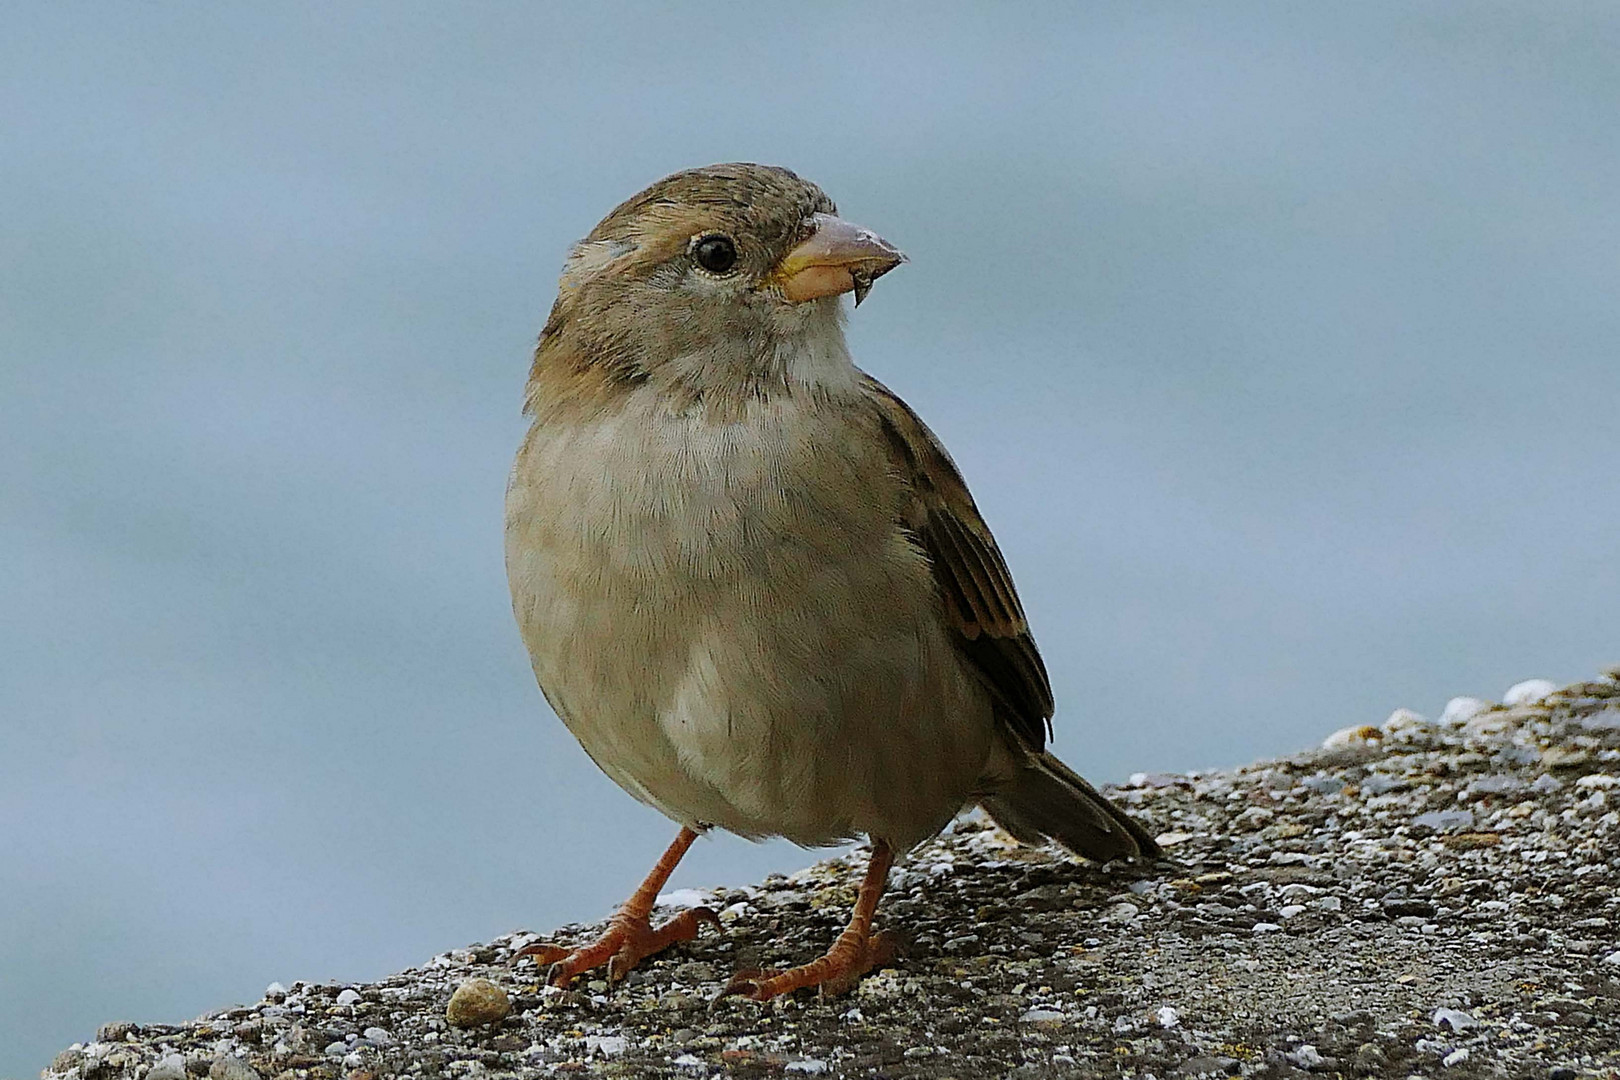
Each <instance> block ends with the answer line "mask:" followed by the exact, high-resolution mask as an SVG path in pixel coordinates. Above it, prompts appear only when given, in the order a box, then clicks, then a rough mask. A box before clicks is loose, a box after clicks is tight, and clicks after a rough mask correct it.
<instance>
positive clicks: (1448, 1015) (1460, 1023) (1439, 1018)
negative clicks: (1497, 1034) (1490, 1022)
mask: <svg viewBox="0 0 1620 1080" xmlns="http://www.w3.org/2000/svg"><path fill="white" fill-rule="evenodd" d="M1432 1019H1433V1021H1434V1026H1435V1027H1437V1028H1450V1029H1451V1030H1452V1031H1463V1030H1465V1029H1467V1028H1471V1027H1477V1026H1478V1025H1479V1021H1478V1020H1475V1019H1474V1018H1473V1017H1472V1016H1470V1015H1469V1014H1468V1013H1465V1012H1463V1011H1462V1010H1461V1009H1445V1008H1441V1009H1436V1010H1434V1016H1433V1017H1432Z"/></svg>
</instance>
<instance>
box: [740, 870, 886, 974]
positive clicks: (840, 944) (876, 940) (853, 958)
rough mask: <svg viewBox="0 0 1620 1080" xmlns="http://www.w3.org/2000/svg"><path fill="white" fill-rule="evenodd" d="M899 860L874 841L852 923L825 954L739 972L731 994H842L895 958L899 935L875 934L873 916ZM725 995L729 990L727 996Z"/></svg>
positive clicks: (884, 932) (850, 918)
mask: <svg viewBox="0 0 1620 1080" xmlns="http://www.w3.org/2000/svg"><path fill="white" fill-rule="evenodd" d="M893 865H894V849H893V848H891V847H889V845H888V844H886V843H884V842H883V841H881V840H877V841H874V842H873V843H872V861H871V862H870V863H868V864H867V867H866V879H865V880H864V881H862V882H861V891H860V892H859V893H858V894H856V897H855V911H854V912H853V913H852V914H851V915H850V917H849V926H848V927H846V928H845V930H844V932H843V933H842V934H839V935H838V940H837V941H835V942H833V944H832V948H830V949H828V950H827V953H826V955H825V956H822V957H821V958H820V959H817V960H812V961H811V962H810V963H808V964H801V965H800V966H799V967H796V968H789V969H788V970H786V971H782V972H776V971H739V972H737V974H735V975H733V976H732V978H731V984H730V985H729V986H727V987H726V989H725V993H726V994H741V995H743V996H744V997H750V998H753V999H754V1000H755V1001H769V1000H770V999H771V998H773V997H776V996H777V995H778V994H788V993H792V992H793V991H794V990H798V989H799V988H801V987H805V986H819V987H821V992H822V994H823V995H825V996H828V997H830V996H832V995H834V994H842V993H843V992H844V991H845V990H848V989H849V988H850V987H852V986H854V985H855V980H857V979H859V978H860V977H861V976H862V975H865V974H866V973H867V972H868V971H871V970H872V969H873V968H875V967H882V966H883V965H884V964H887V963H888V962H889V961H890V960H893V959H894V953H895V936H894V934H893V933H891V932H890V931H888V930H885V931H883V932H882V933H878V934H874V933H872V916H873V915H874V914H875V913H876V912H877V906H878V899H879V898H880V897H881V896H882V895H883V886H884V884H885V883H887V881H888V880H889V868H890V867H891V866H893ZM722 996H724V995H722Z"/></svg>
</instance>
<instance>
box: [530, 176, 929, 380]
mask: <svg viewBox="0 0 1620 1080" xmlns="http://www.w3.org/2000/svg"><path fill="white" fill-rule="evenodd" d="M904 259H905V256H904V255H902V254H901V253H900V252H899V251H898V250H896V249H895V248H894V247H893V246H892V245H890V244H889V243H888V242H886V241H884V240H883V239H881V238H879V237H878V236H877V235H875V234H874V233H872V232H870V231H869V230H866V229H863V228H861V227H859V226H856V225H852V224H850V223H849V222H847V221H844V220H843V219H842V218H840V217H838V216H837V208H836V207H835V206H834V205H833V202H832V200H831V199H829V198H828V197H827V196H826V194H825V193H824V192H823V191H822V190H821V189H820V188H819V187H817V186H816V185H815V184H812V183H810V182H809V181H807V180H802V179H800V178H799V177H798V176H796V175H794V174H793V173H791V172H789V171H788V170H786V169H781V168H776V167H773V166H768V165H752V164H732V165H711V166H708V167H706V168H702V169H690V170H687V171H685V172H678V173H675V174H673V175H671V176H666V177H665V178H664V179H662V180H660V181H658V182H657V183H655V184H653V185H652V186H651V187H649V188H647V189H646V190H645V191H642V192H641V193H640V194H638V195H635V196H633V197H632V198H630V199H628V200H626V201H625V202H623V203H621V204H619V206H618V207H616V208H615V209H614V210H613V212H612V213H610V214H608V216H607V217H605V218H603V219H602V222H601V223H600V224H599V225H597V226H596V228H595V229H592V230H591V233H590V235H589V236H587V237H585V239H583V240H581V241H580V242H579V243H577V244H575V245H574V247H573V250H572V251H571V252H570V253H569V256H568V260H567V262H566V263H565V265H564V267H563V273H562V280H561V282H560V284H559V287H558V294H557V302H556V304H555V305H554V306H553V308H552V311H551V317H550V318H549V319H548V320H547V322H546V327H545V330H544V331H543V332H542V333H541V337H540V347H539V349H538V351H537V353H536V357H535V379H533V380H531V385H530V399H531V400H530V405H531V407H533V406H534V405H535V404H536V402H535V400H534V399H535V396H536V394H537V393H542V394H543V393H544V392H545V387H544V386H542V385H537V382H539V383H544V382H547V381H556V380H557V378H558V377H561V376H564V375H568V374H569V373H572V374H573V375H574V376H575V377H576V381H577V380H585V381H586V382H590V383H592V385H596V386H598V387H607V386H618V387H621V388H622V387H626V386H629V385H634V384H636V383H640V382H646V381H649V380H655V381H660V382H667V383H668V384H669V385H670V386H672V387H674V388H678V389H685V390H687V391H691V392H694V393H697V394H698V395H700V396H701V395H702V394H703V393H705V392H707V391H710V390H715V389H741V388H744V387H746V386H748V385H749V384H765V383H769V382H771V381H773V380H780V379H783V378H789V377H791V372H788V371H786V370H785V369H784V367H783V365H784V360H783V357H785V356H787V357H791V356H792V355H794V350H795V349H800V350H801V351H802V350H803V349H804V348H814V347H815V344H816V343H817V342H831V343H835V344H836V347H837V349H838V351H840V352H841V351H842V327H841V324H840V318H841V316H840V311H839V305H838V299H837V298H838V297H839V296H840V295H842V294H843V293H846V292H853V293H854V294H855V302H856V303H857V304H858V303H860V301H861V300H862V299H864V298H865V296H866V293H867V290H869V289H870V288H871V286H872V282H873V281H874V280H876V279H877V278H878V277H880V276H881V275H883V274H886V273H888V272H889V271H890V270H892V269H894V268H895V267H896V266H897V265H899V264H900V263H901V262H903V261H904ZM845 362H846V363H847V357H846V358H845ZM548 375H550V376H552V378H551V379H550V380H548V379H547V378H546V377H547V376H548Z"/></svg>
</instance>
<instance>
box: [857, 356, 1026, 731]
mask: <svg viewBox="0 0 1620 1080" xmlns="http://www.w3.org/2000/svg"><path fill="white" fill-rule="evenodd" d="M863 385H864V389H865V391H866V394H867V397H868V399H869V400H870V401H871V403H872V406H873V408H874V409H875V410H876V412H877V416H878V420H879V423H880V424H881V425H882V429H883V434H884V435H885V437H886V438H887V439H888V442H889V449H890V457H891V462H892V465H893V468H894V470H895V472H896V473H897V474H898V475H899V476H900V478H901V479H902V480H903V481H904V482H905V483H906V485H907V487H908V489H909V491H910V499H909V500H908V502H907V504H906V506H905V508H904V510H903V512H902V520H901V524H902V525H903V526H904V527H905V529H906V530H907V531H908V532H909V533H910V534H911V535H912V536H913V537H914V538H915V539H916V542H917V544H918V546H920V547H921V548H922V549H923V551H924V552H926V553H927V555H928V558H929V561H930V562H931V563H932V564H933V569H934V582H935V584H936V585H937V586H938V589H939V595H940V599H941V600H942V602H943V604H944V610H945V617H946V619H947V620H948V621H949V622H950V625H951V628H952V629H953V630H955V631H956V644H957V646H958V647H959V648H960V649H961V650H962V653H963V654H964V655H965V656H966V657H967V659H968V660H969V661H970V663H971V664H972V666H973V669H974V671H975V672H976V673H977V674H978V675H979V677H980V678H981V679H983V680H984V683H985V685H986V686H988V687H989V688H990V691H991V693H992V694H994V695H995V698H996V702H997V705H998V706H999V707H998V708H997V710H996V711H997V712H998V713H999V714H1001V715H1002V717H1003V719H1004V720H1005V722H1006V723H1007V724H1008V726H1009V727H1011V728H1012V729H1013V730H1014V731H1015V732H1017V734H1018V735H1019V736H1020V737H1021V738H1022V739H1023V740H1024V741H1025V742H1027V743H1028V744H1029V746H1030V748H1031V749H1033V750H1035V751H1040V750H1041V749H1042V748H1043V747H1045V745H1046V737H1047V735H1048V734H1049V733H1050V730H1051V719H1052V684H1051V682H1050V681H1049V680H1048V679H1047V676H1046V664H1045V663H1043V662H1042V660H1041V654H1040V651H1039V650H1037V649H1036V648H1035V639H1034V638H1033V637H1031V636H1030V633H1029V623H1028V621H1027V620H1026V619H1025V618H1024V608H1023V605H1022V604H1020V603H1019V602H1018V590H1016V589H1015V588H1013V580H1012V574H1011V573H1009V572H1008V570H1007V563H1006V560H1004V559H1003V558H1002V557H1001V551H1000V550H999V549H998V548H997V547H996V538H995V537H993V536H991V535H990V527H989V526H988V525H986V524H985V523H984V518H983V517H981V516H980V514H979V508H978V507H977V506H975V505H974V503H973V496H972V495H970V494H969V493H968V489H967V484H966V482H964V481H963V479H962V474H961V473H960V472H958V471H957V469H956V463H955V462H953V461H952V460H951V456H950V454H948V453H946V451H945V447H944V446H942V445H941V444H940V441H939V439H938V438H937V437H935V435H934V433H933V432H932V431H929V430H928V425H927V424H924V423H923V422H922V420H921V419H920V418H919V417H918V416H917V414H916V413H914V412H912V411H911V407H910V406H908V405H907V404H906V403H905V402H903V401H901V400H900V399H899V398H898V397H896V396H895V394H894V392H893V391H891V390H890V389H889V388H888V387H886V386H884V385H883V384H882V383H880V382H878V381H877V380H876V379H874V378H872V377H871V376H870V375H867V376H865V377H864V383H863Z"/></svg>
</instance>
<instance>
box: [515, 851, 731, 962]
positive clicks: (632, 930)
mask: <svg viewBox="0 0 1620 1080" xmlns="http://www.w3.org/2000/svg"><path fill="white" fill-rule="evenodd" d="M697 837H698V834H697V833H696V832H694V831H693V830H691V829H688V828H684V827H683V828H682V829H681V832H680V835H679V836H677V837H675V842H674V843H673V844H671V845H669V850H668V851H665V852H664V854H663V857H662V858H660V859H659V860H658V863H657V865H656V866H654V867H653V868H652V873H650V874H648V875H647V880H645V881H643V882H642V883H641V888H639V889H637V890H636V891H635V893H634V894H633V895H632V896H631V897H630V899H628V900H626V901H625V902H624V906H623V907H621V908H619V910H618V911H616V912H615V913H614V915H613V918H611V919H609V920H608V928H607V931H606V932H605V933H604V934H603V935H602V936H601V937H599V938H597V939H596V940H595V941H593V942H591V943H590V944H589V945H586V946H583V947H581V948H578V949H564V948H562V947H561V946H558V945H529V946H527V947H525V948H522V949H519V950H518V953H517V956H516V957H513V959H514V960H516V959H518V957H524V956H532V957H534V962H535V963H536V964H541V965H544V964H550V965H551V970H550V972H548V973H547V975H546V981H547V982H549V983H550V984H551V985H552V986H567V985H568V984H569V982H571V981H572V980H573V978H574V976H575V975H578V974H579V973H580V972H582V971H590V970H591V969H592V968H599V967H601V966H602V965H603V964H606V965H607V977H608V982H617V981H618V980H620V979H622V978H624V977H625V976H626V975H627V974H629V972H630V969H631V968H633V967H635V966H636V964H637V963H639V962H640V961H641V960H642V958H643V957H647V956H651V955H652V954H653V953H656V952H661V951H663V950H664V949H667V948H669V947H670V946H671V945H673V944H675V943H676V942H678V941H691V940H692V939H693V938H695V937H697V935H698V927H699V926H701V925H702V924H703V923H709V924H711V925H712V926H715V927H717V928H718V927H719V925H720V919H719V917H718V916H716V915H715V913H714V912H713V911H710V910H709V909H708V908H706V907H697V908H691V909H689V910H687V911H683V912H681V913H680V914H679V915H677V916H675V917H674V918H673V919H671V920H669V922H667V923H665V924H664V925H663V926H660V927H656V928H654V926H653V925H652V922H651V920H650V919H649V918H648V916H650V915H651V914H652V909H653V904H654V903H655V902H656V901H657V900H658V892H659V890H660V889H662V888H663V887H664V883H665V882H666V881H668V880H669V875H670V874H672V873H674V872H675V866H676V864H677V863H679V862H680V861H681V856H683V855H685V854H686V849H687V848H689V847H691V846H692V841H694V840H696V839H697Z"/></svg>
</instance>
